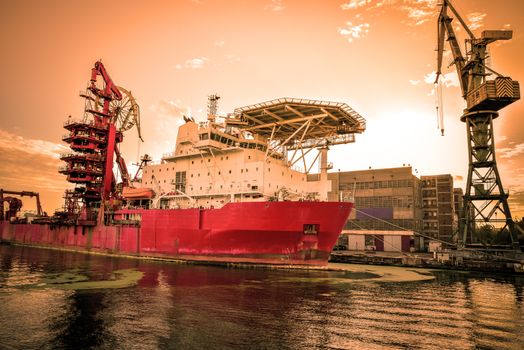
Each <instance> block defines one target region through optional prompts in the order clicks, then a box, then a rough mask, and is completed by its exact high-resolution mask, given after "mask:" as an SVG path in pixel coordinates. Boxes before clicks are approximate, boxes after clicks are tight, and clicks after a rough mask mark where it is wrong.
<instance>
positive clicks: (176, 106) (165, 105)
mask: <svg viewBox="0 0 524 350" xmlns="http://www.w3.org/2000/svg"><path fill="white" fill-rule="evenodd" d="M149 110H150V111H151V112H153V113H155V114H157V115H160V116H167V117H170V118H175V119H178V118H180V119H181V118H182V117H183V116H184V115H190V114H191V109H190V108H189V107H187V106H183V105H182V104H181V102H180V100H176V101H172V100H165V99H164V100H161V101H159V102H158V103H156V104H154V105H152V106H150V107H149ZM155 119H156V118H155ZM155 122H156V120H155Z"/></svg>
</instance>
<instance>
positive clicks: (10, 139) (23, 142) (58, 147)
mask: <svg viewBox="0 0 524 350" xmlns="http://www.w3.org/2000/svg"><path fill="white" fill-rule="evenodd" d="M0 149H2V150H4V151H21V152H24V153H29V154H40V155H43V156H47V157H51V158H55V159H59V157H60V153H63V152H67V151H68V150H69V148H68V147H66V146H64V145H63V144H59V143H55V142H49V141H44V140H38V139H26V138H24V137H22V136H18V135H15V134H12V133H10V132H8V131H5V130H0Z"/></svg>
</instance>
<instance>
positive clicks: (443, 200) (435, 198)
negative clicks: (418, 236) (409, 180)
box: [420, 174, 458, 243]
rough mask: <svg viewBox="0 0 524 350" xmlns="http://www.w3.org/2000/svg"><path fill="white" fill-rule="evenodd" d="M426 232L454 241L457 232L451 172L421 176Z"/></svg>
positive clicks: (441, 238)
mask: <svg viewBox="0 0 524 350" xmlns="http://www.w3.org/2000/svg"><path fill="white" fill-rule="evenodd" d="M420 180H421V182H422V211H423V224H424V234H425V235H427V236H430V237H433V238H436V239H438V240H441V241H445V242H450V243H451V242H453V240H454V233H456V232H457V228H458V226H457V219H456V217H455V215H456V211H455V197H454V188H453V177H452V176H451V175H449V174H445V175H431V176H421V178H420Z"/></svg>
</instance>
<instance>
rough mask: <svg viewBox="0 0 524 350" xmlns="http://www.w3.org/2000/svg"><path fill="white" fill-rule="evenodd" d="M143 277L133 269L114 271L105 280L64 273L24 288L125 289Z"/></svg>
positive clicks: (50, 276) (53, 275) (141, 273)
mask: <svg viewBox="0 0 524 350" xmlns="http://www.w3.org/2000/svg"><path fill="white" fill-rule="evenodd" d="M143 275H144V273H143V272H141V271H138V270H135V269H125V270H115V271H113V272H112V273H111V275H110V276H109V279H106V280H89V278H88V277H87V276H85V275H82V274H79V273H73V272H64V273H57V274H52V275H49V276H47V277H45V278H43V279H42V280H41V282H40V283H38V284H33V285H26V286H24V287H25V288H28V287H29V288H56V289H63V290H92V289H115V288H127V287H130V286H133V285H135V284H137V282H138V281H139V280H140V279H141V278H142V276H143Z"/></svg>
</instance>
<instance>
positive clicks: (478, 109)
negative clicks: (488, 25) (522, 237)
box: [435, 0, 520, 248]
mask: <svg viewBox="0 0 524 350" xmlns="http://www.w3.org/2000/svg"><path fill="white" fill-rule="evenodd" d="M448 8H449V9H450V10H451V12H452V13H453V15H454V16H455V18H456V19H457V20H458V21H459V22H460V24H461V26H462V27H463V28H464V30H465V31H466V33H467V35H468V36H469V37H468V38H467V39H466V40H465V42H466V56H465V57H464V56H463V55H462V51H461V48H460V45H459V43H458V41H457V37H456V35H455V32H454V29H453V25H452V21H453V18H452V17H450V16H449V15H448ZM512 35H513V32H512V31H511V30H485V31H483V32H482V34H481V37H480V38H476V37H475V35H474V34H473V32H472V31H471V30H470V29H469V28H468V26H467V25H466V23H465V22H464V20H463V19H462V18H461V17H460V15H459V14H458V12H457V11H456V9H455V8H454V7H453V5H452V4H451V2H450V0H442V5H441V10H440V15H439V17H438V58H437V77H436V80H435V83H438V80H439V77H440V75H441V67H442V58H443V53H444V41H445V39H446V37H447V41H448V42H449V46H450V48H451V53H452V55H453V62H452V63H453V64H454V65H455V68H456V70H457V74H458V77H459V82H460V87H461V89H462V97H463V98H464V99H465V100H466V109H465V110H464V114H463V115H462V117H461V118H460V119H461V121H463V122H465V123H466V128H467V139H468V155H469V167H468V178H467V184H466V193H465V195H464V209H463V213H462V217H463V218H464V219H463V222H461V225H460V234H459V238H458V243H459V244H458V245H459V247H460V246H464V244H465V243H466V242H467V241H470V242H471V241H472V239H473V237H474V235H475V232H476V230H477V229H478V228H479V227H480V226H482V225H486V224H490V225H492V226H493V227H494V228H495V229H496V230H497V231H498V233H500V232H502V231H503V230H504V229H507V230H509V233H510V236H511V241H512V244H513V247H515V248H516V247H518V237H517V232H516V225H515V223H514V222H513V219H512V218H511V213H510V209H509V205H508V193H507V192H505V191H504V188H503V187H502V182H501V179H500V174H499V172H498V169H497V162H496V159H495V142H494V138H493V119H495V118H497V117H498V110H500V109H502V108H503V107H505V106H507V105H509V104H511V103H513V102H515V101H516V100H518V99H519V98H520V92H519V83H518V82H517V81H514V80H512V79H511V78H510V77H507V76H503V75H501V74H499V73H497V72H496V71H495V70H493V69H492V68H490V67H488V66H487V65H486V60H487V58H488V51H487V46H488V45H489V44H491V43H493V42H495V41H497V40H509V39H511V37H512ZM492 75H494V76H495V79H491V80H488V79H487V78H488V77H489V76H492Z"/></svg>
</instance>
